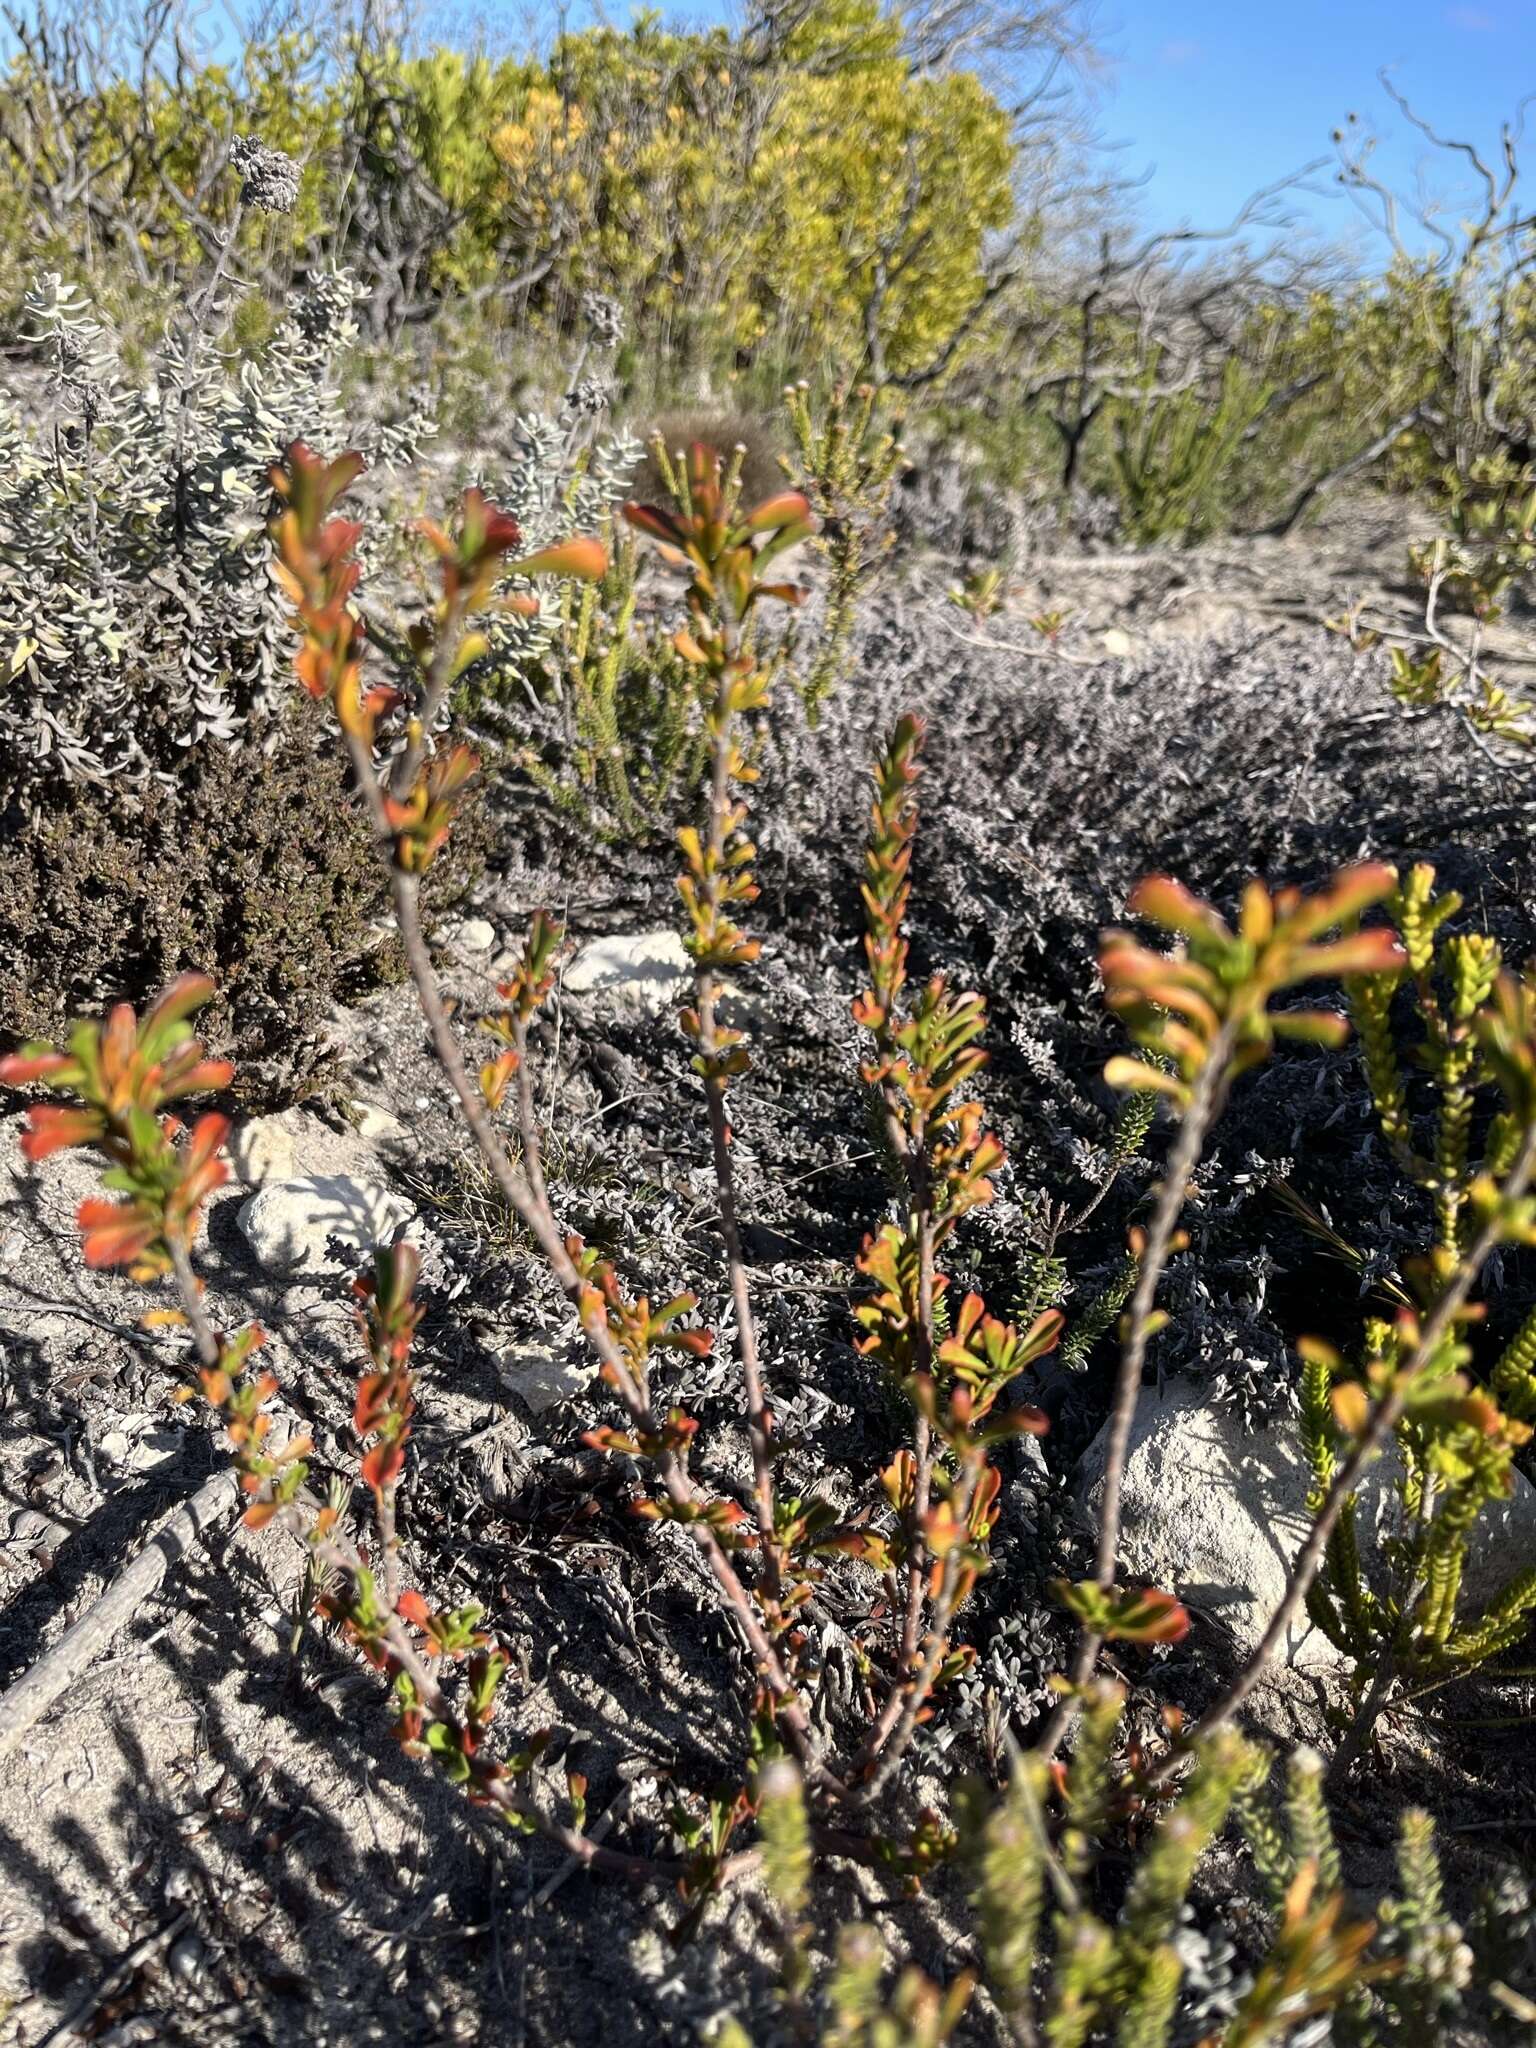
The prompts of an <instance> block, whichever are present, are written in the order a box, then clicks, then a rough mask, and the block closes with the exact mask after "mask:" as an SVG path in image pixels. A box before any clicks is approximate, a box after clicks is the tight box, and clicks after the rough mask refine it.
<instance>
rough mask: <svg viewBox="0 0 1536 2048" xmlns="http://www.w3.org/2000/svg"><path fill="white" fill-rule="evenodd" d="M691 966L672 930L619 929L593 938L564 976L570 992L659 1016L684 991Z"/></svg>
mask: <svg viewBox="0 0 1536 2048" xmlns="http://www.w3.org/2000/svg"><path fill="white" fill-rule="evenodd" d="M692 972H693V962H692V961H691V960H690V959H689V958H688V954H687V951H686V949H685V947H684V945H683V942H682V939H681V938H680V937H679V936H678V934H677V933H676V932H674V931H662V932H629V933H621V934H619V935H617V936H615V937H613V938H610V939H592V940H589V941H588V943H587V944H586V945H585V946H583V947H582V949H581V951H580V952H579V953H578V954H577V955H576V957H575V959H574V960H572V962H571V963H570V965H569V966H568V967H567V968H566V970H565V973H564V974H563V975H562V976H561V980H560V986H561V989H562V990H563V992H564V993H565V994H566V995H570V996H590V997H593V998H595V999H598V1000H601V1001H605V1002H608V1003H612V1004H613V1005H615V1006H616V1007H618V1008H621V1009H630V1010H638V1011H640V1012H642V1013H643V1014H644V1015H646V1016H650V1017H655V1016H659V1015H660V1014H661V1012H662V1011H663V1010H665V1009H669V1008H670V1007H671V1006H672V1004H674V1003H675V1002H676V1001H677V1000H678V998H679V996H680V995H681V994H682V991H683V987H684V984H685V983H686V981H687V979H688V977H689V976H690V975H691V974H692Z"/></svg>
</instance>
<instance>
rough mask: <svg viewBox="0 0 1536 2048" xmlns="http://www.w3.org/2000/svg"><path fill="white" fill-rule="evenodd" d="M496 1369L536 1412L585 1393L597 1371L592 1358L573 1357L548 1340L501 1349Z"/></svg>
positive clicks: (539, 1412) (543, 1410)
mask: <svg viewBox="0 0 1536 2048" xmlns="http://www.w3.org/2000/svg"><path fill="white" fill-rule="evenodd" d="M496 1370H497V1372H498V1373H499V1374H500V1376H501V1379H502V1382H503V1384H504V1385H505V1386H508V1387H510V1388H511V1390H512V1391H513V1393H515V1394H518V1395H520V1396H521V1397H522V1399H523V1400H524V1401H526V1402H527V1404H528V1406H529V1407H530V1408H531V1409H532V1410H533V1413H534V1414H535V1415H542V1414H543V1413H544V1412H545V1410H546V1409H548V1408H558V1407H559V1406H560V1404H561V1402H562V1401H570V1400H573V1399H574V1398H575V1396H576V1395H578V1394H581V1393H584V1392H585V1391H586V1389H587V1388H588V1387H590V1386H591V1384H592V1382H593V1381H594V1380H595V1379H596V1378H597V1374H598V1368H597V1365H596V1364H595V1363H594V1362H593V1361H592V1360H590V1359H588V1358H580V1357H578V1358H572V1357H571V1356H570V1355H569V1354H568V1353H567V1352H564V1351H552V1350H551V1349H550V1348H549V1346H548V1345H546V1344H519V1345H516V1346H514V1347H513V1348H512V1349H511V1350H509V1351H504V1352H502V1354H501V1356H500V1357H499V1358H498V1359H497V1361H496Z"/></svg>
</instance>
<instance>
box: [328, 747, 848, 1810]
mask: <svg viewBox="0 0 1536 2048" xmlns="http://www.w3.org/2000/svg"><path fill="white" fill-rule="evenodd" d="M345 737H346V741H347V747H348V751H349V753H350V756H351V760H352V766H353V772H354V774H355V776H356V778H357V782H358V786H359V788H360V789H361V790H362V792H363V796H364V801H365V802H366V804H367V806H368V811H369V815H370V816H371V818H372V819H373V821H374V825H375V827H376V829H377V830H378V833H379V836H380V838H381V841H382V842H383V843H384V845H385V847H386V848H388V846H389V845H390V843H391V841H392V837H393V835H392V834H391V832H390V828H389V822H388V818H387V815H386V813H385V811H384V802H383V793H382V791H381V790H380V788H379V783H378V777H377V775H376V774H375V772H374V766H373V757H372V755H371V753H370V752H369V749H368V746H367V743H366V742H365V741H364V740H363V739H362V738H360V737H359V736H358V735H357V734H354V733H347V734H346V736H345ZM390 876H391V881H392V884H393V889H394V899H395V918H396V923H397V925H398V927H399V932H400V940H401V944H402V946H403V948H404V951H405V956H406V961H407V963H408V965H409V968H410V972H411V979H412V980H413V981H414V983H415V984H416V994H417V999H418V1001H419V1002H420V1004H421V1009H422V1014H423V1016H424V1017H425V1019H426V1023H427V1028H428V1030H429V1032H430V1034H431V1037H432V1044H433V1049H434V1051H435V1052H436V1055H437V1059H438V1064H439V1065H440V1066H441V1067H442V1070H443V1073H444V1076H445V1078H446V1079H447V1081H448V1084H449V1086H450V1087H451V1088H452V1089H453V1092H454V1094H455V1095H456V1096H457V1097H458V1101H459V1107H460V1110H461V1112H462V1114H463V1117H464V1121H465V1122H466V1124H467V1125H468V1126H469V1130H470V1133H471V1135H472V1136H473V1138H474V1140H475V1142H476V1144H477V1145H478V1146H479V1148H480V1153H481V1156H482V1158H483V1159H484V1160H485V1162H486V1165H487V1166H488V1167H489V1168H490V1170H491V1174H492V1176H493V1178H494V1179H495V1181H496V1184H497V1186H498V1188H499V1189H500V1190H501V1193H502V1195H503V1196H504V1197H505V1199H506V1201H507V1203H508V1205H509V1206H510V1207H511V1209H512V1210H513V1211H514V1213H515V1214H516V1215H517V1216H518V1217H519V1219H520V1220H521V1221H522V1223H523V1224H524V1226H525V1227H526V1228H527V1229H528V1231H529V1232H530V1234H531V1235H532V1237H533V1238H534V1241H535V1242H536V1243H537V1245H538V1247H539V1249H540V1251H541V1252H542V1253H543V1255H544V1257H545V1259H546V1261H547V1262H548V1264H549V1267H550V1270H551V1271H552V1272H553V1274H554V1276H555V1278H556V1280H557V1281H558V1282H559V1283H560V1286H561V1288H562V1289H563V1290H564V1292H565V1295H566V1298H567V1299H568V1300H569V1301H570V1302H571V1304H572V1306H573V1307H574V1308H575V1310H576V1314H577V1320H578V1321H579V1323H580V1325H581V1328H582V1331H583V1333H584V1335H585V1336H586V1338H587V1341H588V1342H589V1343H590V1344H591V1346H592V1349H593V1350H594V1351H595V1352H596V1353H597V1356H598V1359H599V1361H600V1363H601V1364H602V1365H603V1367H604V1368H605V1376H606V1377H607V1378H608V1380H609V1382H610V1384H611V1385H612V1386H613V1387H614V1388H615V1390H616V1391H617V1393H618V1395H619V1398H620V1400H621V1401H622V1402H623V1403H624V1406H625V1409H626V1410H627V1411H628V1413H629V1415H630V1417H631V1419H632V1420H633V1421H634V1422H635V1423H636V1425H637V1426H638V1427H639V1428H641V1429H643V1430H644V1431H645V1432H646V1433H647V1434H653V1435H660V1434H661V1428H662V1426H661V1423H660V1421H659V1420H658V1418H657V1417H656V1415H655V1413H654V1411H653V1410H652V1408H651V1405H650V1401H649V1399H648V1397H647V1394H646V1391H645V1389H644V1388H643V1387H642V1386H641V1385H640V1383H639V1382H638V1380H637V1379H636V1377H635V1375H634V1374H633V1373H632V1372H631V1370H630V1368H629V1366H628V1364H627V1363H626V1361H625V1359H624V1357H623V1354H622V1353H621V1352H620V1350H619V1348H618V1346H617V1344H616V1343H615V1342H614V1340H613V1337H612V1334H611V1333H610V1331H609V1329H608V1327H607V1322H606V1319H605V1317H604V1316H603V1315H602V1313H601V1310H600V1309H597V1308H593V1307H591V1306H589V1305H588V1290H587V1288H586V1285H585V1283H584V1282H583V1280H582V1277H581V1274H580V1273H579V1272H578V1271H577V1269H576V1265H575V1263H574V1261H573V1260H572V1258H571V1255H570V1253H569V1252H568V1251H567V1250H566V1246H565V1239H564V1237H563V1236H562V1234H561V1231H560V1226H559V1224H558V1223H557V1222H556V1221H555V1218H554V1215H553V1213H552V1211H551V1210H550V1207H549V1204H548V1202H547V1201H541V1200H540V1199H539V1198H538V1197H537V1196H536V1195H535V1193H534V1191H533V1188H532V1187H531V1186H530V1184H529V1182H528V1180H527V1179H526V1178H525V1176H524V1175H522V1174H520V1173H519V1172H518V1170H517V1168H516V1167H515V1166H514V1165H513V1163H512V1161H511V1159H510V1158H509V1157H508V1156H507V1152H506V1149H505V1147H504V1146H503V1145H502V1143H501V1140H500V1138H499V1137H498V1136H497V1134H496V1130H495V1128H494V1126H493V1125H492V1123H491V1121H490V1118H489V1116H488V1115H487V1113H486V1108H485V1103H484V1101H483V1099H482V1098H481V1096H480V1094H479V1092H478V1091H477V1089H476V1087H475V1084H474V1082H473V1081H472V1080H471V1078H470V1076H469V1073H468V1071H467V1070H466V1068H465V1065H464V1060H463V1055H462V1054H461V1053H460V1051H459V1045H458V1041H457V1039H456V1038H455V1037H454V1033H453V1027H452V1024H451V1023H450V1021H449V1017H448V1013H447V1010H446V1009H445V1008H444V1006H443V999H442V993H441V991H440V989H439V987H438V983H437V975H436V972H435V970H434V968H433V966H432V959H431V955H430V953H429V952H428V950H427V944H426V939H425V937H424V935H423V933H422V929H421V914H420V892H419V886H418V883H417V879H416V877H415V876H414V875H412V874H408V873H407V872H406V871H405V870H404V869H403V868H401V867H399V866H398V865H397V864H396V863H394V862H393V861H391V863H390ZM656 1464H657V1471H658V1474H659V1476H660V1478H661V1482H662V1485H663V1487H664V1488H665V1490H666V1493H667V1495H668V1497H669V1498H670V1499H671V1500H672V1502H673V1503H674V1505H676V1506H678V1507H683V1508H692V1507H694V1506H695V1505H696V1503H697V1495H696V1492H695V1489H694V1487H693V1484H692V1482H691V1481H690V1480H689V1478H688V1476H687V1473H686V1470H685V1468H684V1466H683V1464H682V1462H681V1460H680V1459H679V1458H678V1456H677V1455H676V1453H675V1452H672V1451H665V1452H663V1453H662V1455H661V1456H660V1457H659V1458H658V1459H657V1461H656ZM684 1526H685V1527H686V1528H687V1530H688V1532H689V1534H690V1535H691V1536H692V1538H693V1540H694V1541H695V1542H696V1543H697V1544H698V1546H699V1549H700V1551H701V1552H702V1553H703V1556H704V1560H705V1562H706V1564H707V1565H708V1566H709V1569H710V1572H711V1573H712V1575H713V1577H714V1579H715V1582H716V1584H717V1586H718V1587H719V1589H720V1592H721V1594H722V1596H723V1598H724V1599H725V1601H726V1603H727V1605H728V1606H729V1607H730V1609H731V1611H732V1612H733V1613H734V1614H735V1616H736V1618H737V1620H738V1621H739V1622H740V1623H741V1626H742V1630H743V1632H744V1633H745V1635H746V1637H747V1641H748V1643H749V1644H750V1646H751V1649H752V1653H753V1655H754V1656H755V1657H756V1659H757V1661H758V1664H759V1667H760V1668H761V1670H762V1672H763V1675H764V1678H765V1680H766V1682H767V1684H768V1686H769V1688H770V1690H771V1691H772V1693H773V1696H774V1703H775V1710H776V1712H777V1713H778V1715H779V1717H780V1719H781V1720H782V1721H783V1723H784V1726H785V1728H786V1730H787V1731H788V1733H789V1736H790V1739H791V1741H792V1742H793V1744H794V1747H795V1750H796V1753H797V1754H798V1755H799V1757H800V1759H801V1761H802V1763H803V1764H804V1766H805V1768H806V1770H807V1772H808V1774H809V1775H810V1776H811V1777H812V1778H813V1779H814V1780H815V1782H817V1783H818V1784H819V1785H822V1786H824V1787H826V1788H827V1789H835V1785H836V1781H835V1780H833V1779H830V1778H829V1776H828V1774H827V1772H826V1771H825V1769H824V1767H823V1766H822V1764H821V1762H820V1758H819V1755H818V1745H817V1742H816V1738H815V1735H814V1732H813V1730H812V1728H811V1724H810V1718H809V1716H808V1715H807V1713H806V1711H805V1708H804V1707H803V1705H802V1704H801V1703H800V1701H799V1699H798V1698H797V1696H796V1694H795V1691H794V1687H793V1685H792V1684H791V1682H790V1679H789V1676H788V1673H787V1672H786V1671H785V1669H784V1666H783V1664H782V1662H781V1661H780V1659H779V1656H778V1653H777V1651H776V1650H775V1649H774V1647H773V1644H772V1642H771V1641H770V1640H769V1638H768V1635H767V1633H766V1631H765V1630H764V1628H763V1626H762V1622H761V1620H760V1618H759V1616H758V1613H757V1610H756V1607H755V1605H754V1603H753V1601H752V1598H751V1596H750V1595H749V1594H748V1592H747V1590H746V1588H745V1586H744V1585H743V1584H742V1582H741V1580H740V1578H739V1577H738V1576H737V1573H736V1570H735V1568H734V1566H733V1565H732V1564H731V1561H730V1559H729V1557H728V1556H727V1555H726V1553H725V1551H724V1549H723V1548H722V1546H721V1544H720V1542H719V1539H718V1538H717V1537H716V1535H715V1533H714V1531H713V1530H712V1529H710V1528H709V1527H708V1526H707V1524H705V1523H703V1522H699V1521H689V1522H687V1523H685V1524H684Z"/></svg>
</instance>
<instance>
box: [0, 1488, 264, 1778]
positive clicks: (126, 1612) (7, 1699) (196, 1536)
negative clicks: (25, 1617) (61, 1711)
mask: <svg viewBox="0 0 1536 2048" xmlns="http://www.w3.org/2000/svg"><path fill="white" fill-rule="evenodd" d="M239 1503H240V1489H239V1486H238V1485H237V1483H236V1479H235V1475H234V1473H233V1472H232V1471H230V1470H228V1469H227V1468H226V1469H225V1470H224V1471H222V1472H216V1473H215V1474H214V1475H213V1477H212V1478H211V1479H207V1480H204V1482H203V1484H202V1485H201V1486H200V1487H199V1488H198V1490H197V1492H196V1493H194V1494H193V1496H192V1498H191V1499H190V1500H188V1501H183V1503H182V1505H181V1506H180V1507H179V1508H178V1509H177V1510H176V1512H175V1513H174V1514H173V1515H172V1516H171V1517H170V1518H169V1519H168V1520H167V1521H165V1522H164V1523H162V1524H161V1526H160V1527H159V1528H158V1529H157V1530H156V1531H155V1533H154V1535H153V1536H151V1537H150V1539H149V1541H148V1542H147V1543H146V1544H145V1545H144V1548H143V1549H142V1550H141V1551H140V1552H139V1554H138V1556H137V1557H136V1558H134V1560H133V1562H132V1563H131V1564H129V1565H128V1566H127V1567H126V1569H125V1570H124V1571H122V1572H121V1573H120V1574H119V1575H118V1577H117V1578H115V1579H114V1580H113V1581H112V1584H111V1585H110V1586H109V1587H108V1588H107V1590H106V1591H105V1592H104V1593H103V1594H102V1596H101V1598H100V1599H99V1600H98V1601H96V1602H95V1604H94V1605H93V1606H91V1607H89V1608H87V1610H86V1612H85V1613H84V1614H82V1615H81V1617H80V1619H79V1620H78V1621H77V1622H75V1623H74V1625H73V1626H72V1627H71V1628H68V1629H66V1630H65V1632H64V1634H63V1635H62V1636H61V1637H60V1638H59V1640H58V1642H57V1643H55V1644H54V1646H53V1648H52V1649H51V1650H49V1651H48V1652H47V1653H46V1655H44V1656H42V1657H40V1658H39V1659H38V1661H37V1663H35V1664H34V1665H33V1666H32V1668H31V1670H30V1671H28V1672H27V1673H26V1674H25V1675H24V1676H23V1677H21V1678H19V1679H17V1681H16V1683H15V1684H14V1685H13V1686H12V1687H11V1689H10V1691H9V1692H7V1693H4V1694H0V1757H6V1756H9V1755H10V1754H11V1752H12V1751H13V1750H14V1749H15V1748H16V1746H17V1744H18V1743H19V1742H20V1741H21V1739H22V1737H23V1736H24V1735H25V1734H26V1733H27V1732H28V1730H29V1729H30V1728H32V1727H33V1726H34V1724H35V1723H36V1722H38V1721H39V1720H41V1718H42V1717H43V1715H44V1714H46V1713H47V1711H48V1709H49V1708H50V1707H51V1706H52V1705H53V1703H54V1701H55V1700H56V1699H58V1698H59V1696H60V1695H61V1694H62V1693H65V1692H67V1691H68V1690H69V1688H70V1687H71V1686H72V1685H73V1684H74V1682H75V1680H76V1679H77V1678H79V1677H80V1676H81V1675H82V1673H84V1672H85V1671H87V1670H89V1668H90V1666H91V1665H92V1664H94V1663H95V1661H96V1659H97V1657H98V1656H99V1655H100V1654H101V1652H102V1651H103V1650H104V1649H105V1648H106V1646H107V1644H108V1643H109V1642H111V1640H112V1638H113V1637H114V1636H115V1635H116V1634H117V1633H118V1631H119V1630H120V1629H123V1628H126V1627H127V1625H128V1624H129V1622H131V1621H132V1620H133V1619H134V1617H135V1616H136V1615H138V1614H139V1613H141V1612H142V1611H143V1607H144V1603H145V1602H146V1601H147V1600H149V1599H151V1598H152V1597H153V1595H154V1594H155V1592H156V1591H157V1590H158V1589H159V1586H160V1583H161V1581H162V1580H163V1579H164V1578H165V1576H166V1574H167V1572H169V1571H170V1569H171V1568H172V1566H173V1565H177V1564H180V1563H181V1561H182V1560H183V1559H184V1558H186V1557H188V1556H190V1555H191V1554H192V1552H193V1551H195V1550H197V1549H200V1548H201V1546H202V1545H203V1544H204V1543H205V1542H206V1541H207V1539H208V1537H209V1536H210V1535H212V1534H214V1533H215V1532H217V1531H219V1530H222V1529H227V1528H228V1527H229V1526H230V1524H231V1523H232V1522H233V1521H234V1519H235V1510H236V1508H237V1507H238V1506H239Z"/></svg>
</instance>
